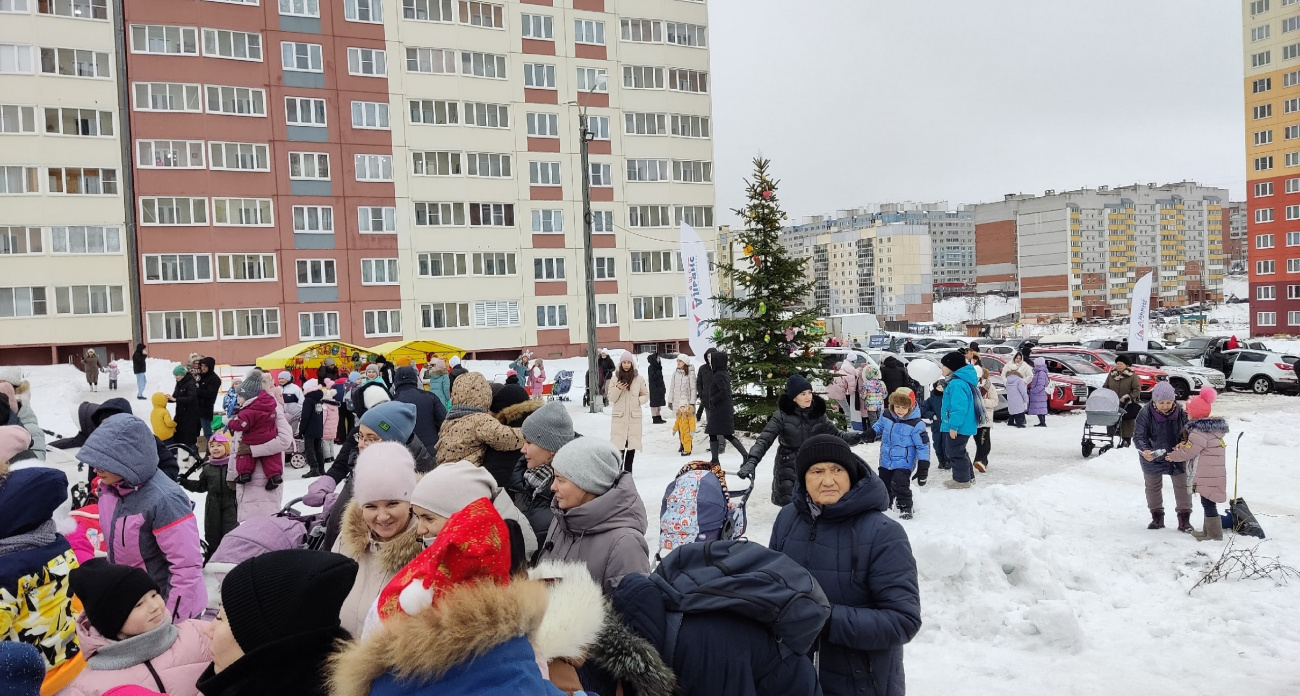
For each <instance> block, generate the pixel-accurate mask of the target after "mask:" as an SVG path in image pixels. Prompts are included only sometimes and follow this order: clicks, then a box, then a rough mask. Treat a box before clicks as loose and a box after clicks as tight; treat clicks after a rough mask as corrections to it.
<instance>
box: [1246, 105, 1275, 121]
mask: <svg viewBox="0 0 1300 696" xmlns="http://www.w3.org/2000/svg"><path fill="white" fill-rule="evenodd" d="M1251 113H1252V115H1253V116H1254V117H1255V120H1256V121H1258V120H1260V119H1263V118H1270V117H1272V116H1273V105H1272V104H1259V105H1258V106H1256V107H1254V109H1252V111H1251Z"/></svg>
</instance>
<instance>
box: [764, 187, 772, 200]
mask: <svg viewBox="0 0 1300 696" xmlns="http://www.w3.org/2000/svg"><path fill="white" fill-rule="evenodd" d="M763 198H767V199H771V198H772V189H768V190H766V191H764V192H763Z"/></svg>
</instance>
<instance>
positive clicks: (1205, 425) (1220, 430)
mask: <svg viewBox="0 0 1300 696" xmlns="http://www.w3.org/2000/svg"><path fill="white" fill-rule="evenodd" d="M1187 430H1189V431H1196V432H1201V433H1209V434H1211V435H1215V436H1217V437H1223V436H1224V435H1226V434H1228V421H1226V420H1224V419H1222V418H1219V417H1218V416H1211V417H1209V418H1193V419H1191V420H1189V421H1187Z"/></svg>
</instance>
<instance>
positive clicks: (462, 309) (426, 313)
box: [420, 302, 469, 329]
mask: <svg viewBox="0 0 1300 696" xmlns="http://www.w3.org/2000/svg"><path fill="white" fill-rule="evenodd" d="M467 326H469V303H468V302H446V303H442V302H439V303H436V304H422V305H420V328H422V329H461V328H465V327H467Z"/></svg>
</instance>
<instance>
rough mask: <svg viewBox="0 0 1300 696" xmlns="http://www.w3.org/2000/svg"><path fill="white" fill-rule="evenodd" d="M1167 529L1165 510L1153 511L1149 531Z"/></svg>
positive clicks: (1157, 509)
mask: <svg viewBox="0 0 1300 696" xmlns="http://www.w3.org/2000/svg"><path fill="white" fill-rule="evenodd" d="M1164 528H1165V511H1164V509H1163V508H1156V509H1154V510H1152V511H1151V524H1148V525H1147V529H1164Z"/></svg>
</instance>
